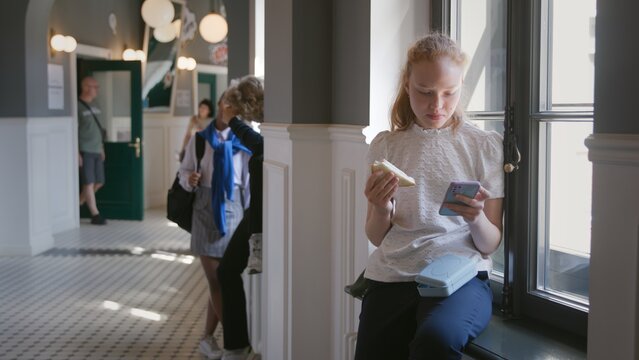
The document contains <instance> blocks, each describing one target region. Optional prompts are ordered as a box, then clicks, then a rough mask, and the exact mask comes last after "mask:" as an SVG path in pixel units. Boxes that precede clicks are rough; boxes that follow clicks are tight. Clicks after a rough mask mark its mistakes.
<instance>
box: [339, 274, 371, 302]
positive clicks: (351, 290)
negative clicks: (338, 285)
mask: <svg viewBox="0 0 639 360" xmlns="http://www.w3.org/2000/svg"><path fill="white" fill-rule="evenodd" d="M365 272H366V270H364V271H362V273H361V274H359V276H358V277H357V280H355V282H354V283H352V284H350V285H346V286H345V287H344V292H346V293H347V294H348V295H350V296H352V297H354V298H355V299H360V300H362V299H364V296H366V293H367V292H368V290H369V289H370V287H371V284H372V282H371V281H370V280H369V279H367V278H365V277H364V273H365Z"/></svg>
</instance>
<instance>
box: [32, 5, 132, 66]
mask: <svg viewBox="0 0 639 360" xmlns="http://www.w3.org/2000/svg"><path fill="white" fill-rule="evenodd" d="M32 1H33V0H32ZM36 1H37V0H36ZM141 5H142V1H140V0H126V1H122V0H83V1H78V0H56V1H55V3H54V4H53V7H52V8H51V15H50V17H49V27H50V28H51V29H54V30H55V31H56V32H58V33H62V34H65V35H72V36H73V37H75V39H76V40H77V41H78V43H82V44H86V45H92V46H99V47H102V48H107V49H110V50H111V54H112V55H113V58H114V59H121V58H122V51H123V50H124V49H125V45H126V47H129V48H133V49H142V39H143V36H144V21H143V20H142V16H141V15H140V7H141ZM111 13H113V14H115V16H116V18H117V32H116V34H115V35H114V34H113V32H112V31H111V28H110V27H109V14H111Z"/></svg>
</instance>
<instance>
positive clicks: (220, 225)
mask: <svg viewBox="0 0 639 360" xmlns="http://www.w3.org/2000/svg"><path fill="white" fill-rule="evenodd" d="M199 134H200V135H201V136H202V137H203V138H205V139H206V140H207V141H208V142H209V144H210V145H211V147H212V148H213V179H212V181H211V194H212V199H211V205H212V207H213V220H215V225H217V229H218V231H219V232H220V236H224V235H226V212H225V206H224V202H225V198H228V199H229V200H233V188H234V187H235V184H234V179H233V178H234V172H233V155H235V154H236V153H237V152H238V151H240V150H241V151H244V152H246V153H247V154H249V155H251V151H250V150H249V149H247V148H246V147H245V146H244V145H242V143H241V142H240V139H238V138H237V136H235V134H233V132H232V131H229V136H228V138H227V139H226V141H220V139H219V136H218V134H217V132H216V130H215V120H213V121H212V122H211V123H210V124H209V126H207V127H206V129H204V130H202V131H200V132H199ZM225 193H226V196H225Z"/></svg>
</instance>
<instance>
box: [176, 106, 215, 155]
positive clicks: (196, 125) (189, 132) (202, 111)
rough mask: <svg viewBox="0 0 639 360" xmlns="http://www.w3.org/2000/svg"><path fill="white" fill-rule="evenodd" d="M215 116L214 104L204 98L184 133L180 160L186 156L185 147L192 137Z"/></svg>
mask: <svg viewBox="0 0 639 360" xmlns="http://www.w3.org/2000/svg"><path fill="white" fill-rule="evenodd" d="M212 117H213V104H212V103H211V100H209V99H202V101H200V105H199V106H198V108H197V115H193V116H191V119H190V120H189V125H188V127H187V129H186V133H185V134H184V140H183V141H182V148H181V149H180V153H179V158H180V161H182V159H183V158H184V149H186V145H187V144H188V143H189V140H191V137H193V135H194V134H195V133H196V132H198V131H202V130H204V129H205V128H206V127H207V126H209V124H210V123H211V118H212Z"/></svg>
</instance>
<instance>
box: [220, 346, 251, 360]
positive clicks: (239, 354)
mask: <svg viewBox="0 0 639 360" xmlns="http://www.w3.org/2000/svg"><path fill="white" fill-rule="evenodd" d="M249 356H251V347H250V346H247V347H245V348H242V349H237V350H224V356H222V360H248V359H249Z"/></svg>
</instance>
